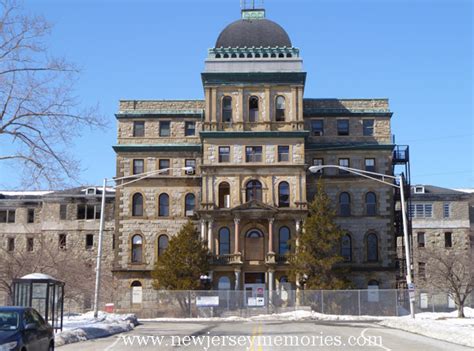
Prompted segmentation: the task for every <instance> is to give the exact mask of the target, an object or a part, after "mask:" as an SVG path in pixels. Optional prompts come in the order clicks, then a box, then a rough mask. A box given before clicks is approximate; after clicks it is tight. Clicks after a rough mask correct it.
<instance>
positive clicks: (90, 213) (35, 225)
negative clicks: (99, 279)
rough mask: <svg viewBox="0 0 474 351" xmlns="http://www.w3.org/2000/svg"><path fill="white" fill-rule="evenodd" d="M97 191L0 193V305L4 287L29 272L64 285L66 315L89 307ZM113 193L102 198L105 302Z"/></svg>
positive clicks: (108, 285)
mask: <svg viewBox="0 0 474 351" xmlns="http://www.w3.org/2000/svg"><path fill="white" fill-rule="evenodd" d="M101 194H102V191H101V189H100V188H96V187H85V188H74V189H68V190H63V191H26V192H24V191H23V192H20V191H0V243H1V244H0V284H1V286H0V305H2V304H3V305H4V304H8V303H9V302H10V297H9V294H8V285H9V284H11V279H12V278H19V277H21V276H23V275H25V274H28V273H32V270H34V271H35V272H36V271H41V272H44V273H50V274H52V275H53V276H55V277H56V278H57V279H60V280H61V279H62V280H65V281H66V288H65V293H66V305H65V312H68V311H81V310H87V309H90V308H91V307H92V302H93V293H94V289H93V288H94V279H93V276H94V274H95V273H94V272H95V263H96V256H97V243H98V232H99V218H100V202H101ZM114 199H115V194H114V192H113V191H108V192H107V194H106V217H105V231H104V240H103V250H104V251H103V252H104V255H103V262H104V264H103V271H104V281H103V283H104V290H103V296H104V301H106V299H108V301H109V302H110V300H111V299H112V295H111V292H112V291H113V289H111V284H112V279H111V273H110V272H111V267H112V260H113V254H112V253H113V245H114V242H113V234H114V205H115V204H114Z"/></svg>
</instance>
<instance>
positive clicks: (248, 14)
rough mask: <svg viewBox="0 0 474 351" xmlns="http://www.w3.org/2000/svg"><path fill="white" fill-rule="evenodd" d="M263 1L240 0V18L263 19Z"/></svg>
mask: <svg viewBox="0 0 474 351" xmlns="http://www.w3.org/2000/svg"><path fill="white" fill-rule="evenodd" d="M263 1H264V0H240V8H241V10H242V18H243V19H246V20H255V19H264V18H265V7H264V4H263Z"/></svg>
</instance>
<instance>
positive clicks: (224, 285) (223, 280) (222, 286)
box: [217, 276, 230, 290]
mask: <svg viewBox="0 0 474 351" xmlns="http://www.w3.org/2000/svg"><path fill="white" fill-rule="evenodd" d="M217 289H219V290H230V279H229V277H225V276H224V277H220V278H219V282H218V283H217Z"/></svg>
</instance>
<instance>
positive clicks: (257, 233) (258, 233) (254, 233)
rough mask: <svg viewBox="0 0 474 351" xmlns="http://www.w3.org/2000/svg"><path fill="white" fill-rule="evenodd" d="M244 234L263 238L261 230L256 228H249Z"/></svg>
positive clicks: (249, 236)
mask: <svg viewBox="0 0 474 351" xmlns="http://www.w3.org/2000/svg"><path fill="white" fill-rule="evenodd" d="M246 236H247V238H263V234H262V232H261V231H260V230H258V229H250V230H249V231H248V232H247V235H246Z"/></svg>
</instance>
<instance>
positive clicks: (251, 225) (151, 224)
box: [114, 9, 408, 313]
mask: <svg viewBox="0 0 474 351" xmlns="http://www.w3.org/2000/svg"><path fill="white" fill-rule="evenodd" d="M305 82H306V72H305V71H304V69H303V60H302V57H301V54H300V50H299V49H297V48H296V47H294V46H293V45H292V42H291V40H290V37H289V35H288V34H287V33H286V31H285V30H284V29H283V28H282V27H281V26H279V25H278V24H277V23H275V22H272V21H270V20H268V19H266V16H265V10H258V9H257V10H256V9H243V10H242V19H240V20H237V21H235V22H233V23H232V24H230V25H228V26H227V27H226V28H225V29H224V30H223V31H222V32H221V33H220V35H219V37H218V39H217V42H216V45H215V46H214V47H213V48H212V49H209V51H208V56H207V59H206V60H205V69H204V72H203V73H202V83H203V89H204V99H203V100H176V101H163V100H154V101H142V100H123V101H120V105H119V111H118V113H117V114H116V117H117V123H118V143H117V145H116V146H114V150H115V152H116V154H117V177H123V176H133V174H140V173H143V172H153V171H157V170H159V169H163V170H164V169H168V168H172V169H171V170H169V171H168V172H166V173H150V175H149V176H148V177H146V179H142V180H137V181H136V182H134V183H132V184H129V185H125V186H123V187H120V188H118V189H117V192H116V208H117V211H116V223H115V224H116V238H117V246H116V250H115V264H114V278H115V282H116V283H117V284H118V286H119V291H120V292H121V293H120V298H119V299H118V300H117V304H116V306H117V308H118V309H119V310H132V309H134V310H137V311H139V310H141V311H143V310H146V311H148V312H150V311H152V310H153V308H154V306H155V305H156V292H155V291H154V290H153V289H152V280H151V276H150V272H151V270H152V269H153V266H154V263H155V262H156V261H157V260H159V256H160V253H161V252H163V250H165V249H166V247H167V244H168V241H169V239H170V238H171V237H172V236H173V235H175V234H176V233H177V231H178V230H179V229H180V228H181V226H182V225H183V224H184V223H185V222H186V221H188V219H192V220H193V221H195V223H196V225H197V226H198V227H199V228H200V232H201V237H202V240H203V241H204V242H205V243H206V244H207V245H208V247H209V250H210V251H211V253H212V254H213V260H212V269H211V272H203V273H209V274H210V275H211V276H212V284H213V288H215V289H236V290H246V291H247V292H248V293H250V294H255V292H256V291H257V290H258V289H268V290H275V291H277V292H278V291H279V289H282V288H289V287H290V286H292V287H294V284H295V282H288V263H287V256H286V254H287V253H288V252H289V251H291V250H292V249H293V248H291V247H290V245H289V244H288V242H289V240H290V239H292V238H296V237H297V236H298V233H299V232H300V231H301V230H302V228H303V224H304V220H305V217H306V216H307V208H308V202H310V201H311V200H312V198H313V195H314V193H315V189H316V182H317V180H318V179H319V178H322V179H323V180H324V182H325V189H326V191H327V193H328V194H329V196H330V197H331V198H332V199H333V203H334V207H335V208H336V209H337V213H338V218H337V222H338V223H339V224H340V225H341V227H342V228H343V229H345V230H346V232H347V235H346V236H345V237H344V239H343V240H342V242H341V253H342V255H343V256H344V257H345V263H344V265H346V266H347V267H348V268H349V269H350V271H351V273H350V277H349V278H350V279H351V280H352V281H353V283H354V285H355V286H356V287H358V288H367V286H368V285H371V286H378V287H380V288H396V287H397V280H399V278H400V276H399V266H398V264H397V252H396V241H397V240H396V237H397V235H400V234H401V231H400V230H399V229H397V228H399V226H398V227H397V226H396V225H394V224H396V219H397V218H400V216H399V213H397V211H396V210H395V206H394V204H395V203H396V201H397V199H399V194H397V192H395V191H394V190H393V189H394V188H392V187H390V186H388V185H384V184H382V183H379V182H375V181H373V180H369V179H364V178H361V177H358V176H355V175H353V174H347V173H345V172H341V171H339V170H338V169H325V170H324V171H323V172H321V173H320V174H317V175H313V174H311V173H310V172H308V167H309V166H311V165H341V166H347V167H353V168H359V169H364V170H367V171H372V172H378V173H383V174H388V175H392V174H393V172H394V168H395V166H396V165H399V164H400V165H402V166H404V165H405V166H406V165H407V163H408V149H407V148H406V147H399V146H395V145H393V143H392V135H391V124H390V121H391V117H392V112H391V110H390V108H389V103H388V100H387V99H313V98H305V97H304V88H305ZM186 166H191V167H193V169H194V171H193V172H186V171H184V170H182V169H181V168H182V167H186ZM398 212H399V211H398ZM150 313H151V312H150Z"/></svg>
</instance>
